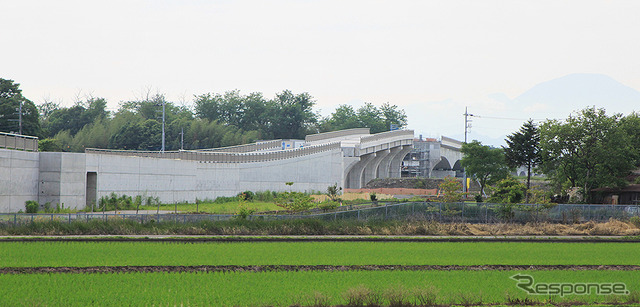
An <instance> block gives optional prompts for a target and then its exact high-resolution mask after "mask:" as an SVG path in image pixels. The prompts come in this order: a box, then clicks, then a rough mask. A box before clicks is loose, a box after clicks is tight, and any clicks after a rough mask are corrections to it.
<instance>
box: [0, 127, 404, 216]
mask: <svg viewBox="0 0 640 307" xmlns="http://www.w3.org/2000/svg"><path fill="white" fill-rule="evenodd" d="M12 141H13V143H11V142H12ZM412 141H413V131H412V130H398V131H390V132H383V133H378V134H370V133H369V129H366V128H358V129H349V130H341V131H334V132H328V133H321V134H314V135H308V136H307V137H306V138H305V140H304V141H302V140H271V141H262V142H257V143H253V144H246V145H239V146H231V147H224V148H213V149H201V150H181V151H165V152H157V151H156V152H151V151H125V150H108V149H87V150H86V151H85V152H84V153H65V152H37V145H35V149H34V148H33V147H34V145H33V144H32V143H29V145H28V146H26V145H25V146H23V147H20V146H18V145H16V144H19V142H16V141H15V140H12V139H11V137H8V138H7V139H5V140H4V141H3V139H2V138H0V212H16V211H19V210H24V203H25V201H27V200H35V201H38V202H39V203H40V204H41V205H42V204H44V203H47V202H48V203H51V204H53V205H54V206H55V204H64V206H65V207H66V208H83V207H85V206H91V205H92V204H95V203H96V202H97V201H98V200H99V199H100V198H101V197H103V196H108V195H110V194H111V193H116V194H118V195H122V194H126V195H129V196H137V195H141V196H143V197H158V198H159V199H160V201H161V202H164V203H173V202H195V201H196V199H201V200H204V199H215V198H216V197H219V196H233V195H236V194H237V193H239V192H242V191H246V190H250V191H266V190H270V191H288V190H292V191H300V192H304V191H307V192H311V191H326V189H327V187H328V186H330V185H333V184H337V185H338V186H340V187H343V188H360V187H362V186H363V185H365V184H366V183H367V182H368V181H370V180H372V179H374V178H387V177H400V171H401V170H400V168H401V165H402V159H403V158H404V156H405V155H406V154H407V153H408V152H409V151H410V150H411V148H412ZM3 142H4V143H6V144H9V143H11V144H13V145H14V146H13V147H11V146H9V147H7V146H3ZM23 143H24V142H23ZM36 144H37V143H36ZM27 147H28V148H27ZM5 148H6V149H5ZM16 149H18V150H16ZM285 182H293V183H294V184H293V185H292V186H287V185H285Z"/></svg>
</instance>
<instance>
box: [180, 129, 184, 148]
mask: <svg viewBox="0 0 640 307" xmlns="http://www.w3.org/2000/svg"><path fill="white" fill-rule="evenodd" d="M180 150H184V128H182V131H181V132H180Z"/></svg>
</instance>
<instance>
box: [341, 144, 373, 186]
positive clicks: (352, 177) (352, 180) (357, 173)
mask: <svg viewBox="0 0 640 307" xmlns="http://www.w3.org/2000/svg"><path fill="white" fill-rule="evenodd" d="M375 157H376V153H370V154H366V155H362V156H360V161H358V163H356V164H355V165H354V166H353V167H352V168H351V170H350V171H349V175H347V180H346V182H345V187H346V188H347V189H360V188H362V180H363V175H364V169H365V168H366V167H367V164H369V163H370V162H371V161H373V159H375Z"/></svg>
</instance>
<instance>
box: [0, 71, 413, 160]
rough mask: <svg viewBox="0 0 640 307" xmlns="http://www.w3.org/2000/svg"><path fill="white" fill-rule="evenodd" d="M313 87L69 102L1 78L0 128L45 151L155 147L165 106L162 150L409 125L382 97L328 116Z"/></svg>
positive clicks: (343, 107) (401, 112)
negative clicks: (39, 96) (32, 94)
mask: <svg viewBox="0 0 640 307" xmlns="http://www.w3.org/2000/svg"><path fill="white" fill-rule="evenodd" d="M315 105H316V101H315V100H314V98H313V96H311V95H310V94H309V93H306V92H303V93H293V92H292V91H290V90H284V91H282V92H280V93H277V94H276V95H275V97H273V98H266V97H264V95H263V94H262V93H259V92H254V93H249V94H242V93H241V92H240V91H238V90H233V91H227V92H225V93H206V94H202V95H196V96H195V97H194V101H193V105H191V106H188V105H181V104H177V103H175V102H172V101H168V100H167V99H166V97H165V96H164V95H162V94H148V95H146V97H143V98H140V99H134V100H130V101H125V102H121V103H120V104H119V107H118V109H117V111H115V112H110V111H108V110H107V101H106V100H105V99H104V98H100V97H92V96H88V97H84V98H81V99H77V101H76V102H75V103H74V105H73V106H71V107H62V106H60V105H59V104H56V103H53V102H43V103H42V104H39V105H36V104H35V103H33V102H32V101H31V100H29V99H27V98H25V97H24V96H23V95H22V91H21V90H20V88H19V84H18V83H15V82H14V81H13V80H7V79H1V78H0V131H2V132H13V133H19V127H18V119H19V116H20V112H19V111H17V109H19V108H20V106H22V128H23V129H22V134H25V135H32V136H37V137H39V138H40V139H41V141H40V148H41V150H43V151H72V152H81V151H84V149H85V148H109V149H129V150H149V151H157V150H160V149H161V146H162V145H161V144H162V122H163V120H162V116H163V112H162V109H163V108H164V123H165V127H164V129H165V135H166V136H165V142H166V144H165V150H178V149H181V148H183V149H186V150H188V149H201V148H215V147H223V146H232V145H238V144H246V143H251V142H255V141H256V140H266V139H304V137H305V136H306V135H307V134H314V133H321V132H328V131H334V130H341V129H349V128H370V130H371V133H379V132H383V131H388V130H389V127H390V125H391V124H397V125H399V126H400V127H402V126H406V124H407V116H406V114H405V111H404V110H402V109H400V108H399V107H398V106H395V105H391V104H390V103H384V104H382V105H381V106H379V107H378V106H375V105H373V104H371V103H365V104H364V105H363V106H362V107H360V108H358V109H354V108H353V107H352V106H349V105H340V106H339V107H337V108H336V109H335V111H334V112H333V113H331V114H330V115H329V116H326V117H322V116H321V115H320V114H319V111H318V110H317V109H315V108H314V107H315Z"/></svg>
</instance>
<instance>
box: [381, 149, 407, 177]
mask: <svg viewBox="0 0 640 307" xmlns="http://www.w3.org/2000/svg"><path fill="white" fill-rule="evenodd" d="M401 150H402V147H391V149H389V154H388V155H386V156H385V157H384V158H382V160H381V161H380V164H379V165H378V175H377V176H376V178H389V165H390V164H391V159H393V157H395V156H396V155H397V154H398V153H399V152H400V151H401Z"/></svg>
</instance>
